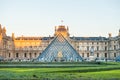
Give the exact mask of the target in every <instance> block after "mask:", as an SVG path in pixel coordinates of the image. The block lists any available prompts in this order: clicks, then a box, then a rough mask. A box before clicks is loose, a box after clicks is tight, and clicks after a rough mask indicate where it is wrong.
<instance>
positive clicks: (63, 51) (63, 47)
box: [37, 34, 82, 62]
mask: <svg viewBox="0 0 120 80" xmlns="http://www.w3.org/2000/svg"><path fill="white" fill-rule="evenodd" d="M37 60H38V61H41V62H71V61H74V62H79V61H82V57H81V56H80V55H79V53H78V52H77V51H76V50H75V49H74V48H73V47H72V45H71V44H70V43H69V42H68V41H67V40H66V39H65V38H64V37H63V35H62V34H58V35H57V36H56V37H55V38H54V40H53V41H52V42H51V43H50V44H49V45H48V47H47V48H46V49H45V50H44V51H43V52H42V53H41V54H40V56H38V58H37Z"/></svg>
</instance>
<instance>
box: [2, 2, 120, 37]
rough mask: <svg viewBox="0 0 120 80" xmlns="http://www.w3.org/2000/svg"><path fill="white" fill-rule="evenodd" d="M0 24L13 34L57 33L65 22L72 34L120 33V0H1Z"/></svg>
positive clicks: (84, 35) (113, 34)
mask: <svg viewBox="0 0 120 80" xmlns="http://www.w3.org/2000/svg"><path fill="white" fill-rule="evenodd" d="M61 20H63V21H64V22H63V23H61ZM0 24H1V25H2V26H5V27H6V29H7V35H10V36H11V34H12V32H14V33H15V36H21V35H24V36H49V35H51V36H53V34H54V26H58V25H61V24H63V25H66V26H68V27H69V32H70V35H71V36H73V35H74V36H79V37H93V36H96V37H98V36H106V37H108V33H112V36H117V35H118V31H119V29H120V0H0Z"/></svg>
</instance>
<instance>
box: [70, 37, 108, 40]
mask: <svg viewBox="0 0 120 80" xmlns="http://www.w3.org/2000/svg"><path fill="white" fill-rule="evenodd" d="M70 39H73V40H108V38H106V37H70Z"/></svg>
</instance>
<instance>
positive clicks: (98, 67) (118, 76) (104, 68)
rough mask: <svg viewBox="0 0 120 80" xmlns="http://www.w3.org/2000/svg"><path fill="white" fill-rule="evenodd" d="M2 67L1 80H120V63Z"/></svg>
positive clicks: (41, 64) (32, 64) (3, 65)
mask: <svg viewBox="0 0 120 80" xmlns="http://www.w3.org/2000/svg"><path fill="white" fill-rule="evenodd" d="M25 65H26V66H27V67H26V68H24V67H25ZM1 66H2V67H1ZM5 66H6V67H8V68H4V67H5ZM11 66H15V67H16V68H12V67H11ZM34 66H35V67H34ZM36 66H37V67H36ZM41 66H42V67H41ZM0 67H1V68H0V79H1V80H3V79H24V80H25V79H26V80H29V79H39V80H120V63H101V64H96V63H44V64H43V63H37V64H35V63H28V64H23V63H19V64H17V63H16V64H13V63H10V64H0Z"/></svg>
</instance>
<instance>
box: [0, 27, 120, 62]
mask: <svg viewBox="0 0 120 80" xmlns="http://www.w3.org/2000/svg"><path fill="white" fill-rule="evenodd" d="M91 56H92V57H93V58H94V59H95V60H104V59H107V60H113V61H114V60H115V58H116V57H118V56H120V30H119V31H118V34H116V36H115V37H112V36H111V34H109V35H108V37H101V36H100V37H79V36H78V37H74V36H73V37H70V35H69V28H68V27H67V26H64V25H59V26H55V32H54V36H52V37H50V36H49V37H25V36H19V37H15V35H14V33H12V35H11V36H7V34H6V29H5V27H2V26H1V25H0V59H4V60H7V61H31V60H38V61H48V62H51V61H82V60H89V59H90V57H91Z"/></svg>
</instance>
